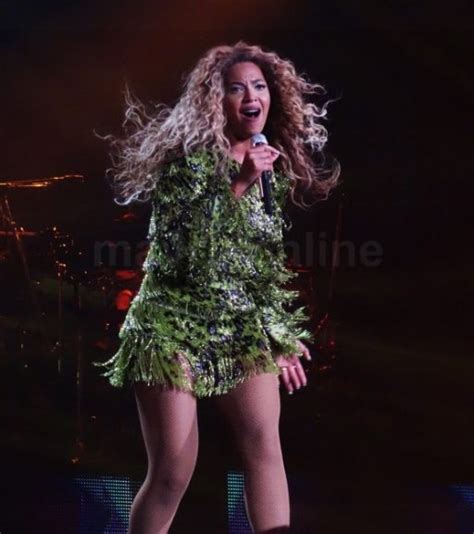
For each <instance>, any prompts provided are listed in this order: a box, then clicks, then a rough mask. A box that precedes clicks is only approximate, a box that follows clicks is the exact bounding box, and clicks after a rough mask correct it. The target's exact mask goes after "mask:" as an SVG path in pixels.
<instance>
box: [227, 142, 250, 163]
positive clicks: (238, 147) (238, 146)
mask: <svg viewBox="0 0 474 534" xmlns="http://www.w3.org/2000/svg"><path fill="white" fill-rule="evenodd" d="M229 142H230V157H231V158H232V159H235V160H236V161H238V162H239V163H242V162H243V161H244V157H245V153H246V152H247V150H248V149H249V148H250V139H236V138H235V137H234V136H233V135H230V136H229Z"/></svg>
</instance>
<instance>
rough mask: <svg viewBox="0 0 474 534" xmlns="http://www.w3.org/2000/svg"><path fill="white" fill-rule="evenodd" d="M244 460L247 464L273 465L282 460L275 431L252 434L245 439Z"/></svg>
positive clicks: (278, 439) (279, 444)
mask: <svg viewBox="0 0 474 534" xmlns="http://www.w3.org/2000/svg"><path fill="white" fill-rule="evenodd" d="M245 442H246V443H245V445H244V447H243V450H244V460H246V462H247V463H250V464H252V463H258V464H259V465H262V464H274V463H276V462H280V461H281V459H282V451H281V443H280V436H279V434H278V432H275V431H263V430H262V431H256V432H252V433H251V436H250V437H249V438H248V439H245Z"/></svg>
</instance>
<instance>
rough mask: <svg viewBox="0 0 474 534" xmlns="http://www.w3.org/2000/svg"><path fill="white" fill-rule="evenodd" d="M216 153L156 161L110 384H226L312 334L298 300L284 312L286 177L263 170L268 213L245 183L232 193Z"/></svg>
mask: <svg viewBox="0 0 474 534" xmlns="http://www.w3.org/2000/svg"><path fill="white" fill-rule="evenodd" d="M215 167H216V160H215V156H214V155H213V154H212V153H211V152H206V151H200V152H196V153H194V154H192V155H190V156H185V157H181V158H178V159H176V160H174V161H172V162H171V163H168V164H167V165H165V166H163V167H162V168H161V170H160V171H157V176H156V187H155V189H154V191H153V194H152V199H151V201H152V214H151V219H150V226H149V230H148V240H149V242H150V246H149V249H148V253H147V257H146V259H145V262H144V263H143V267H142V269H143V271H144V277H143V280H142V283H141V286H140V289H139V290H138V292H137V294H136V295H135V297H134V298H133V300H132V302H131V304H130V308H129V309H128V312H127V314H126V317H125V320H124V322H123V324H122V327H121V329H120V332H119V339H120V341H121V342H120V346H119V348H118V351H117V352H116V353H115V354H114V356H113V357H112V358H111V359H109V360H108V361H106V362H93V364H94V365H96V366H99V367H105V368H106V371H105V372H104V374H102V376H105V377H108V379H109V381H110V383H111V384H112V385H113V386H116V387H123V386H124V385H125V384H129V385H130V384H131V383H133V382H135V381H144V382H146V383H147V384H154V383H160V384H165V385H168V386H170V387H174V388H176V389H182V390H186V391H192V392H193V393H194V395H195V396H196V397H198V398H200V397H206V396H212V395H219V394H223V393H226V392H228V391H229V390H230V389H232V388H233V387H235V386H236V385H238V384H240V383H242V382H243V381H244V380H246V379H247V378H248V377H250V376H253V375H256V374H259V373H264V372H270V373H275V374H279V373H280V372H281V369H280V368H279V367H278V366H277V364H276V363H275V357H276V356H277V354H289V353H290V352H295V353H298V354H299V355H300V356H301V353H300V351H299V349H298V347H297V345H296V340H297V339H303V340H311V339H312V335H311V333H310V332H309V331H308V330H306V329H305V328H304V327H303V326H302V325H303V323H304V322H305V321H306V320H308V315H307V314H306V310H305V308H304V307H299V308H297V309H296V310H294V311H292V312H290V311H289V310H288V306H289V305H290V304H291V303H292V302H293V301H294V300H295V299H296V297H297V292H296V291H292V290H288V289H284V288H283V285H284V284H285V282H287V281H288V280H290V279H291V278H293V277H294V276H297V275H296V273H293V272H291V271H288V270H287V269H286V267H285V252H284V246H283V230H284V229H285V221H284V218H283V212H282V208H283V205H284V202H285V198H286V194H287V192H288V190H289V186H290V183H289V180H288V179H287V178H286V177H285V176H283V175H282V174H281V173H278V172H275V173H274V174H273V176H272V186H273V187H272V188H273V214H272V215H267V214H266V213H265V211H264V208H263V205H262V202H261V200H260V198H259V189H258V187H256V186H253V187H252V188H251V189H250V190H249V191H248V192H247V193H246V194H245V195H244V196H242V197H241V198H240V199H238V200H237V199H236V198H235V197H234V195H233V193H232V191H231V189H230V183H231V181H232V178H233V177H235V176H236V175H237V173H238V171H239V164H238V163H237V162H235V161H232V162H231V163H230V171H229V176H227V177H225V178H223V177H222V176H219V175H218V174H217V173H216V171H215Z"/></svg>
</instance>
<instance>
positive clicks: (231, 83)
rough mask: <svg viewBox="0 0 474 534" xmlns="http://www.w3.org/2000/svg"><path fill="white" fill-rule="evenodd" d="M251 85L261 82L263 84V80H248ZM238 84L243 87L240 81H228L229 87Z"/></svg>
mask: <svg viewBox="0 0 474 534" xmlns="http://www.w3.org/2000/svg"><path fill="white" fill-rule="evenodd" d="M250 82H251V83H257V82H263V83H265V80H263V79H262V78H256V79H255V80H250ZM236 83H237V84H240V85H244V82H241V81H235V82H233V81H230V82H229V85H233V84H236Z"/></svg>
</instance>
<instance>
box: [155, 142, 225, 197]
mask: <svg viewBox="0 0 474 534" xmlns="http://www.w3.org/2000/svg"><path fill="white" fill-rule="evenodd" d="M217 158H218V156H217V154H216V153H214V152H212V151H208V150H197V151H194V152H192V153H190V154H187V155H180V156H175V157H172V158H170V159H168V160H167V161H166V162H164V163H163V164H162V165H160V167H159V169H157V171H156V189H155V194H156V195H158V196H159V197H163V196H166V197H173V198H175V199H176V200H177V199H183V200H184V199H186V200H187V201H189V200H193V199H195V198H198V197H201V196H203V195H204V194H206V192H207V190H208V187H209V183H210V178H211V177H212V176H213V175H214V173H215V167H216V161H217Z"/></svg>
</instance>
